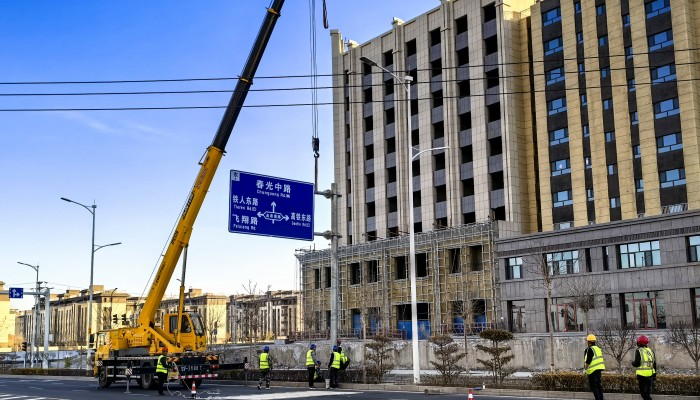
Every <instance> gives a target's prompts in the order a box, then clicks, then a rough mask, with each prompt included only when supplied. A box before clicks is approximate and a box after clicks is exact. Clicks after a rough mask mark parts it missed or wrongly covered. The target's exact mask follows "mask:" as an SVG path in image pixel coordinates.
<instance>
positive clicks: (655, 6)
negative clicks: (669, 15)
mask: <svg viewBox="0 0 700 400" xmlns="http://www.w3.org/2000/svg"><path fill="white" fill-rule="evenodd" d="M644 9H645V11H646V13H647V19H649V18H654V17H656V16H657V15H659V14H663V13H666V12H669V11H671V0H652V1H650V2H648V3H644Z"/></svg>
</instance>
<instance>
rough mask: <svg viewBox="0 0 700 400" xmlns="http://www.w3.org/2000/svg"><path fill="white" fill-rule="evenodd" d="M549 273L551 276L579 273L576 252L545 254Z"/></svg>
mask: <svg viewBox="0 0 700 400" xmlns="http://www.w3.org/2000/svg"><path fill="white" fill-rule="evenodd" d="M546 260H547V265H548V266H549V273H550V274H552V275H567V274H577V273H579V272H580V271H579V263H578V250H573V251H560V252H557V253H547V254H546Z"/></svg>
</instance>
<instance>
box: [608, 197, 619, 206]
mask: <svg viewBox="0 0 700 400" xmlns="http://www.w3.org/2000/svg"><path fill="white" fill-rule="evenodd" d="M618 207H620V198H619V197H611V198H610V208H618Z"/></svg>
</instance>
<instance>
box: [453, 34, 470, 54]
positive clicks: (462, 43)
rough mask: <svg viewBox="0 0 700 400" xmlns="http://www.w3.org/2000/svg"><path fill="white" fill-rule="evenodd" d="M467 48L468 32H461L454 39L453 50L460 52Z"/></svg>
mask: <svg viewBox="0 0 700 400" xmlns="http://www.w3.org/2000/svg"><path fill="white" fill-rule="evenodd" d="M467 46H469V31H467V32H462V33H460V34H458V35H457V36H456V37H455V50H462V49H463V48H465V47H467Z"/></svg>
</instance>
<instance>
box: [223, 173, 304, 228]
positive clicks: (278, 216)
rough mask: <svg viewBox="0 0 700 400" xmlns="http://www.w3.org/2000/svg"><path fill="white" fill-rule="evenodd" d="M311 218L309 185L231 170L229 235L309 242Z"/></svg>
mask: <svg viewBox="0 0 700 400" xmlns="http://www.w3.org/2000/svg"><path fill="white" fill-rule="evenodd" d="M313 216H314V185H313V183H308V182H300V181H295V180H290V179H284V178H277V177H272V176H267V175H259V174H253V173H250V172H243V171H236V170H231V185H230V195H229V216H228V217H229V221H228V226H229V228H228V230H229V232H232V233H245V234H249V235H260V236H273V237H280V238H288V239H299V240H313V239H314V218H313Z"/></svg>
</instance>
